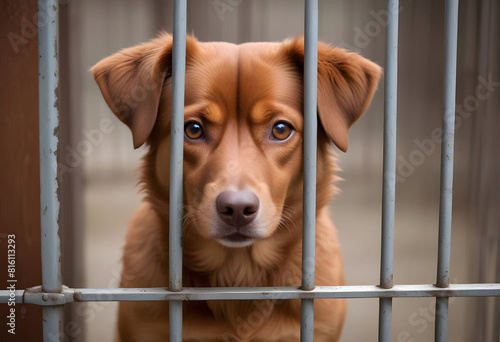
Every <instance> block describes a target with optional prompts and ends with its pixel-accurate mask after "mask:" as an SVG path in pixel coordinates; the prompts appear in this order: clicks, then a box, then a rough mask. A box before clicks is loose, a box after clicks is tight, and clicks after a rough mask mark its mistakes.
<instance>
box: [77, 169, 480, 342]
mask: <svg viewBox="0 0 500 342" xmlns="http://www.w3.org/2000/svg"><path fill="white" fill-rule="evenodd" d="M344 176H345V175H344ZM339 185H340V187H341V189H342V190H343V193H342V194H340V195H338V196H337V199H336V200H335V201H334V202H333V204H332V212H333V217H334V221H335V223H336V225H337V227H338V229H339V237H340V241H341V244H342V248H343V254H344V263H345V271H346V280H347V284H349V285H360V284H372V285H373V284H378V282H379V267H380V266H379V263H380V222H381V200H380V198H381V185H380V183H378V182H375V183H374V182H370V181H367V180H363V179H355V178H353V179H347V180H346V181H344V182H342V183H341V184H339ZM139 202H140V195H139V194H138V193H137V187H136V186H135V181H134V180H133V177H132V175H128V176H127V177H124V178H123V177H117V178H114V180H107V181H93V182H89V183H88V184H87V187H86V191H85V205H86V230H85V277H86V284H85V286H86V287H116V286H118V280H119V274H120V270H121V263H120V257H121V250H122V245H123V242H124V235H125V231H126V227H127V222H128V219H129V217H130V216H131V215H132V213H133V212H134V210H135V209H136V208H137V206H138V205H139ZM437 208H438V203H434V202H427V203H420V204H419V205H418V206H415V203H412V202H411V201H408V204H407V203H406V202H405V201H399V202H398V205H397V217H396V236H395V252H394V254H395V264H394V272H395V277H394V281H395V283H397V284H412V283H416V284H423V283H434V282H435V276H436V275H435V274H436V259H437V222H438V209H437ZM466 227H467V225H466V219H465V217H464V212H463V211H461V210H455V213H454V220H453V244H452V246H453V248H452V272H451V274H452V280H453V282H457V283H465V282H469V281H471V277H470V271H469V269H470V267H469V264H470V262H469V260H470V258H471V256H470V255H469V254H470V253H469V254H468V253H466V252H464V251H468V249H467V243H468V242H469V238H470V237H469V235H468V234H469V233H467V231H466ZM473 300H474V299H456V300H452V301H451V304H450V317H449V326H448V338H449V339H448V340H449V341H454V342H461V341H463V342H465V341H470V335H469V334H470V331H471V323H469V322H471V321H472V317H469V316H467V311H471V310H470V308H471V305H472V304H473ZM79 305H86V306H87V307H86V308H85V309H86V312H88V314H87V315H86V316H85V322H86V334H85V336H86V340H87V341H112V339H113V334H114V328H115V321H116V308H117V304H116V303H90V304H79ZM433 312H434V299H429V298H420V299H397V300H394V302H393V320H392V340H393V341H398V342H399V341H402V342H409V341H414V342H417V341H432V340H433V336H434V325H433V321H434V317H433ZM377 317H378V300H376V299H352V300H349V301H348V315H347V319H346V323H345V327H344V332H343V335H342V339H341V341H343V342H351V341H376V339H377V331H378V326H377V324H378V323H377V322H378V319H377Z"/></svg>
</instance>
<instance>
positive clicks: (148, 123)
mask: <svg viewBox="0 0 500 342" xmlns="http://www.w3.org/2000/svg"><path fill="white" fill-rule="evenodd" d="M188 41H190V43H191V45H192V43H193V42H194V41H195V39H194V38H191V37H188ZM171 70H172V36H171V35H169V34H166V33H163V34H161V35H160V36H159V37H158V38H156V39H153V40H152V41H150V42H148V43H145V44H141V45H137V46H134V47H131V48H128V49H124V50H122V51H120V52H118V53H116V54H114V55H112V56H110V57H107V58H105V59H103V60H102V61H100V62H99V63H97V64H96V65H94V67H93V68H92V74H93V76H94V79H95V80H96V82H97V84H98V85H99V88H100V89H101V92H102V95H103V97H104V99H105V100H106V103H107V104H108V106H109V108H110V109H111V111H112V112H113V113H114V114H115V115H116V116H117V117H118V118H119V119H120V120H121V121H122V122H123V123H125V124H126V125H127V126H128V127H129V128H130V130H131V131H132V137H133V140H134V147H135V148H138V147H140V146H141V145H142V144H144V142H145V141H146V140H147V139H148V137H149V136H150V134H151V131H152V130H153V127H154V125H155V122H156V117H157V114H158V106H159V103H160V96H161V92H162V88H163V83H164V81H165V79H167V78H168V77H170V76H171Z"/></svg>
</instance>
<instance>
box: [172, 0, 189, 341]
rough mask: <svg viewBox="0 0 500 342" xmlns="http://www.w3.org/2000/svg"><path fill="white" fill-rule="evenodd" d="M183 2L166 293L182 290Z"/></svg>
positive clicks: (180, 0) (177, 307) (177, 21)
mask: <svg viewBox="0 0 500 342" xmlns="http://www.w3.org/2000/svg"><path fill="white" fill-rule="evenodd" d="M186 12H187V8H186V0H175V2H174V32H173V47H172V54H173V59H172V128H171V130H172V131H171V137H170V138H171V145H170V202H169V206H170V208H169V290H170V291H174V292H177V291H180V290H182V213H183V208H182V184H183V180H182V170H183V153H184V81H185V71H186ZM169 321H170V322H169V324H170V325H169V327H170V341H172V342H181V341H182V301H181V300H173V301H170V302H169Z"/></svg>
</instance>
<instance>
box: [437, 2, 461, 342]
mask: <svg viewBox="0 0 500 342" xmlns="http://www.w3.org/2000/svg"><path fill="white" fill-rule="evenodd" d="M457 38H458V0H446V19H445V64H444V109H443V142H442V145H441V197H440V208H439V242H438V269H437V282H436V286H439V287H447V286H448V285H449V283H450V247H451V215H452V199H453V151H454V142H455V93H456V81H457V44H458V43H457ZM447 324H448V298H436V329H435V340H436V341H440V342H443V341H446V330H447Z"/></svg>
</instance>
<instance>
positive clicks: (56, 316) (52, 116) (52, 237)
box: [38, 0, 63, 341]
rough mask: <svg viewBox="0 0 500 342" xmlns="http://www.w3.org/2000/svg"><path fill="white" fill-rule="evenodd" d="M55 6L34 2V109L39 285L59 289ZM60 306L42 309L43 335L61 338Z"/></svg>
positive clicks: (43, 0)
mask: <svg viewBox="0 0 500 342" xmlns="http://www.w3.org/2000/svg"><path fill="white" fill-rule="evenodd" d="M58 43H59V5H58V3H57V0H39V1H38V56H39V58H38V110H39V139H40V140H39V141H40V210H41V226H40V230H41V237H42V239H41V244H42V256H41V257H42V288H43V291H45V292H60V291H61V290H62V278H61V239H60V235H59V207H60V203H59V197H58V194H59V185H58V179H57V154H58V150H59V100H58V96H59V94H58V87H59V51H58ZM62 326H63V317H62V306H61V307H44V308H43V338H44V340H45V341H54V340H55V341H62V338H63V336H62V333H61V332H62Z"/></svg>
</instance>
